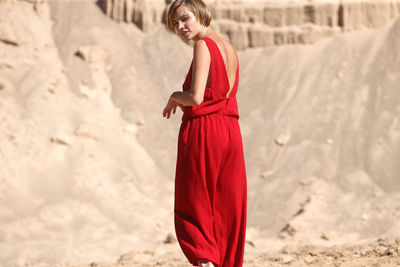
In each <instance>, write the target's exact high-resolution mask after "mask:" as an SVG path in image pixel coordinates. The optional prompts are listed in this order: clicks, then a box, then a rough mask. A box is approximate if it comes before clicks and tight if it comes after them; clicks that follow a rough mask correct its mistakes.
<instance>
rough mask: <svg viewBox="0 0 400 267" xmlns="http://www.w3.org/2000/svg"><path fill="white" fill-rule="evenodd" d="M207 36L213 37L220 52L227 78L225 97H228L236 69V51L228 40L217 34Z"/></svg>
mask: <svg viewBox="0 0 400 267" xmlns="http://www.w3.org/2000/svg"><path fill="white" fill-rule="evenodd" d="M208 37H209V38H211V39H213V40H214V42H215V43H216V44H217V46H218V48H219V51H220V52H221V56H222V59H223V60H224V63H225V69H226V73H227V75H228V80H229V91H228V93H227V95H226V97H228V96H229V95H230V93H231V91H232V89H233V86H234V83H235V80H236V71H237V67H238V58H237V55H236V51H235V49H234V48H233V46H232V45H231V44H230V43H229V42H228V41H226V40H224V39H223V38H222V37H220V36H219V35H217V34H215V33H213V34H210V35H209V36H208Z"/></svg>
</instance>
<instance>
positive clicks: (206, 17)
mask: <svg viewBox="0 0 400 267" xmlns="http://www.w3.org/2000/svg"><path fill="white" fill-rule="evenodd" d="M181 5H185V6H186V7H187V8H189V10H190V11H192V12H193V14H194V16H195V17H196V19H197V21H199V22H200V24H201V25H203V26H205V27H208V26H209V25H210V22H211V14H210V10H209V9H208V8H207V6H206V4H204V2H203V1H202V0H175V1H174V2H172V4H171V5H170V6H169V7H168V11H167V13H166V21H167V27H168V30H169V31H170V32H172V33H176V31H175V27H174V23H173V21H172V19H173V17H174V15H175V11H176V10H177V9H178V7H180V6H181Z"/></svg>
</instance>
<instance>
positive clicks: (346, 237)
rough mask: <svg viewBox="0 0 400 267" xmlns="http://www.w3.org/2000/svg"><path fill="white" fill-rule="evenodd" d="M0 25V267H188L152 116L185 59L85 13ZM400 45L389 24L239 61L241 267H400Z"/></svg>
mask: <svg viewBox="0 0 400 267" xmlns="http://www.w3.org/2000/svg"><path fill="white" fill-rule="evenodd" d="M0 18H1V21H0V23H1V24H0V121H1V123H0V140H1V141H0V161H1V162H3V165H2V166H3V167H2V168H0V266H4V267H9V266H12V267H14V266H29V265H33V266H88V265H89V266H90V265H91V266H96V264H97V263H96V264H92V262H99V264H97V265H100V266H112V265H113V264H114V265H115V266H185V264H186V263H185V261H184V258H183V256H182V254H181V252H180V250H179V247H178V245H177V243H176V242H174V241H173V238H168V236H170V235H171V233H173V232H174V230H173V208H172V207H173V176H174V171H175V159H176V141H177V132H178V128H179V122H180V115H181V114H180V113H179V114H177V115H176V116H174V117H173V118H172V119H171V120H169V121H167V120H165V119H163V118H162V116H161V112H162V109H163V107H164V104H165V102H166V99H167V97H168V96H169V94H170V93H171V92H172V91H174V90H178V89H180V88H181V83H182V81H183V79H184V77H185V73H186V71H187V69H188V67H189V65H190V59H191V53H192V52H191V47H190V46H189V45H187V44H185V43H183V42H182V41H181V40H179V39H178V38H176V37H175V36H173V35H171V34H169V33H167V32H166V30H165V28H164V27H163V26H159V27H156V28H155V29H153V30H152V31H151V32H149V33H143V32H141V31H140V30H139V29H138V28H137V27H135V26H134V25H131V24H119V23H116V22H115V21H113V20H111V19H109V18H107V17H106V16H105V15H104V14H103V13H102V11H101V10H100V8H99V7H98V6H97V5H96V3H95V1H50V2H49V3H47V2H46V1H43V2H42V1H38V2H36V4H35V3H34V2H32V1H9V2H5V3H3V2H2V3H1V4H0ZM399 47H400V20H399V19H397V20H394V21H392V22H391V23H390V24H388V25H386V26H384V27H381V28H379V29H375V30H364V31H360V32H353V33H345V34H341V35H338V36H335V37H332V38H328V39H324V40H322V41H320V42H318V43H316V44H314V45H307V46H305V45H292V46H281V47H267V48H257V49H248V50H245V51H240V52H239V53H238V56H239V60H240V85H239V86H240V87H239V93H238V102H239V112H240V115H241V117H240V120H239V122H240V125H241V129H242V135H243V140H244V149H245V156H246V168H247V175H248V185H249V186H248V188H249V194H248V196H249V199H248V230H247V244H248V245H247V247H246V263H245V264H246V266H281V265H292V266H302V265H310V266H396V264H399V244H398V239H396V238H398V237H400V183H399V175H400V165H399V164H398V159H399V158H400V122H399V118H400V105H399V103H400V94H399V90H398V89H399V84H400V76H399V75H398V73H399V70H400V69H399V66H400V53H398V48H399ZM379 238H382V240H381V241H376V240H378V239H379ZM166 239H168V240H169V241H168V242H169V243H168V242H167V243H165V242H164V241H165V240H166ZM358 244H361V245H358ZM121 255H122V256H121ZM119 258H120V259H119ZM118 259H119V260H118ZM101 263H102V264H103V265H101ZM79 264H81V265H79ZM85 264H86V265H85ZM146 264H147V265H146Z"/></svg>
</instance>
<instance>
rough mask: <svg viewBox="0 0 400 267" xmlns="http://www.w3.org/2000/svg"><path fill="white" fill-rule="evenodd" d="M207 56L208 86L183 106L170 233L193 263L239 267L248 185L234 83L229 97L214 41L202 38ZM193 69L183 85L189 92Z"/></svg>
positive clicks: (225, 78) (241, 256) (221, 59)
mask: <svg viewBox="0 0 400 267" xmlns="http://www.w3.org/2000/svg"><path fill="white" fill-rule="evenodd" d="M202 39H203V40H204V41H205V42H206V43H207V46H208V49H209V52H210V56H211V66H210V88H206V89H205V93H204V100H203V102H202V103H201V104H200V105H199V106H187V107H185V108H184V113H183V117H182V124H181V127H180V131H179V139H178V158H177V165H176V176H175V207H174V212H175V217H174V218H175V231H176V235H177V239H178V241H179V244H180V246H181V248H182V250H183V252H184V254H185V256H186V257H187V259H188V260H189V262H190V263H192V264H193V265H197V260H198V259H208V260H210V261H211V262H213V263H214V265H215V266H219V267H239V266H242V264H243V252H244V244H245V232H246V205H247V182H246V170H245V163H244V156H243V145H242V136H241V133H240V128H239V123H238V118H239V115H238V108H237V102H236V92H237V88H238V82H239V81H238V80H239V79H238V78H239V65H238V69H237V72H236V80H235V84H234V86H233V89H232V91H231V93H230V95H229V97H226V94H227V93H228V92H229V80H228V75H227V71H226V69H225V64H224V60H223V58H222V55H221V53H220V51H219V48H218V46H217V45H216V43H215V42H214V41H213V40H212V39H210V38H202ZM192 66H193V63H192V65H191V66H190V69H189V72H188V74H187V76H186V80H185V82H184V84H183V90H184V91H185V90H188V89H189V88H190V85H191V80H192Z"/></svg>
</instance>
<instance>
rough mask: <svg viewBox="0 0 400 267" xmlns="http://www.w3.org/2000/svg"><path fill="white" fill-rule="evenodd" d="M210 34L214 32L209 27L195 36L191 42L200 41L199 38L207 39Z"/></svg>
mask: <svg viewBox="0 0 400 267" xmlns="http://www.w3.org/2000/svg"><path fill="white" fill-rule="evenodd" d="M212 33H214V30H213V29H212V28H211V27H210V26H208V27H205V28H204V29H203V30H201V31H200V32H199V34H197V35H196V37H195V38H193V41H197V40H200V39H201V38H204V37H207V36H209V35H210V34H212Z"/></svg>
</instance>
